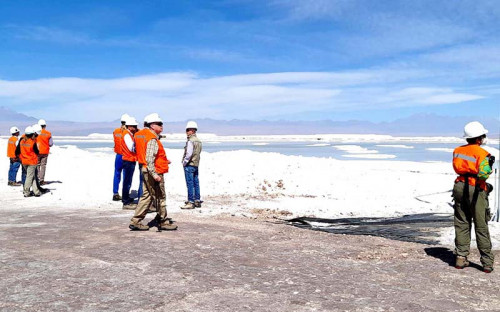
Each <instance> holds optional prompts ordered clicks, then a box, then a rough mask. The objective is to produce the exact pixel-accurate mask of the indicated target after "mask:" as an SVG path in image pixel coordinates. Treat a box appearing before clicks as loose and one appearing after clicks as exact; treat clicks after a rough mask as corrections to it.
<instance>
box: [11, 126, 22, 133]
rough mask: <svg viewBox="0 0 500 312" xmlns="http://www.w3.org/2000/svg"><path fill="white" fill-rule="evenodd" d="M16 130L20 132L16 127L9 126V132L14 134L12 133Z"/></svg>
mask: <svg viewBox="0 0 500 312" xmlns="http://www.w3.org/2000/svg"><path fill="white" fill-rule="evenodd" d="M17 132H20V131H19V129H18V128H17V127H11V128H10V134H14V133H17Z"/></svg>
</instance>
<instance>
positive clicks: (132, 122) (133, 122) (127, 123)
mask: <svg viewBox="0 0 500 312" xmlns="http://www.w3.org/2000/svg"><path fill="white" fill-rule="evenodd" d="M137 125H138V124H137V120H135V118H134V117H132V116H129V117H128V118H127V121H125V126H137Z"/></svg>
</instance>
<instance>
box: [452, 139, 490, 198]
mask: <svg viewBox="0 0 500 312" xmlns="http://www.w3.org/2000/svg"><path fill="white" fill-rule="evenodd" d="M489 156H490V153H488V152H487V151H485V150H484V149H483V148H481V147H480V146H479V145H477V144H468V145H462V146H459V147H457V148H455V150H454V151H453V169H454V170H455V172H456V173H457V174H459V175H460V176H458V177H457V178H456V180H455V182H465V176H464V175H467V174H469V175H477V174H478V173H479V165H480V164H481V162H483V160H485V158H486V157H489ZM468 179H469V185H476V182H477V183H478V184H479V187H480V188H481V189H483V190H487V186H486V181H485V180H482V179H478V178H477V177H469V178H468Z"/></svg>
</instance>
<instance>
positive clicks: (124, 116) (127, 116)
mask: <svg viewBox="0 0 500 312" xmlns="http://www.w3.org/2000/svg"><path fill="white" fill-rule="evenodd" d="M129 117H130V116H129V115H128V114H123V115H122V118H121V119H120V121H121V122H126V121H127V119H128V118H129Z"/></svg>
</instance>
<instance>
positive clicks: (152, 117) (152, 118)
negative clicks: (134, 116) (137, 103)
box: [145, 113, 163, 124]
mask: <svg viewBox="0 0 500 312" xmlns="http://www.w3.org/2000/svg"><path fill="white" fill-rule="evenodd" d="M145 121H146V122H147V123H149V124H150V123H153V122H163V120H161V118H160V116H159V115H158V113H152V114H149V115H147V116H146V119H145Z"/></svg>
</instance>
